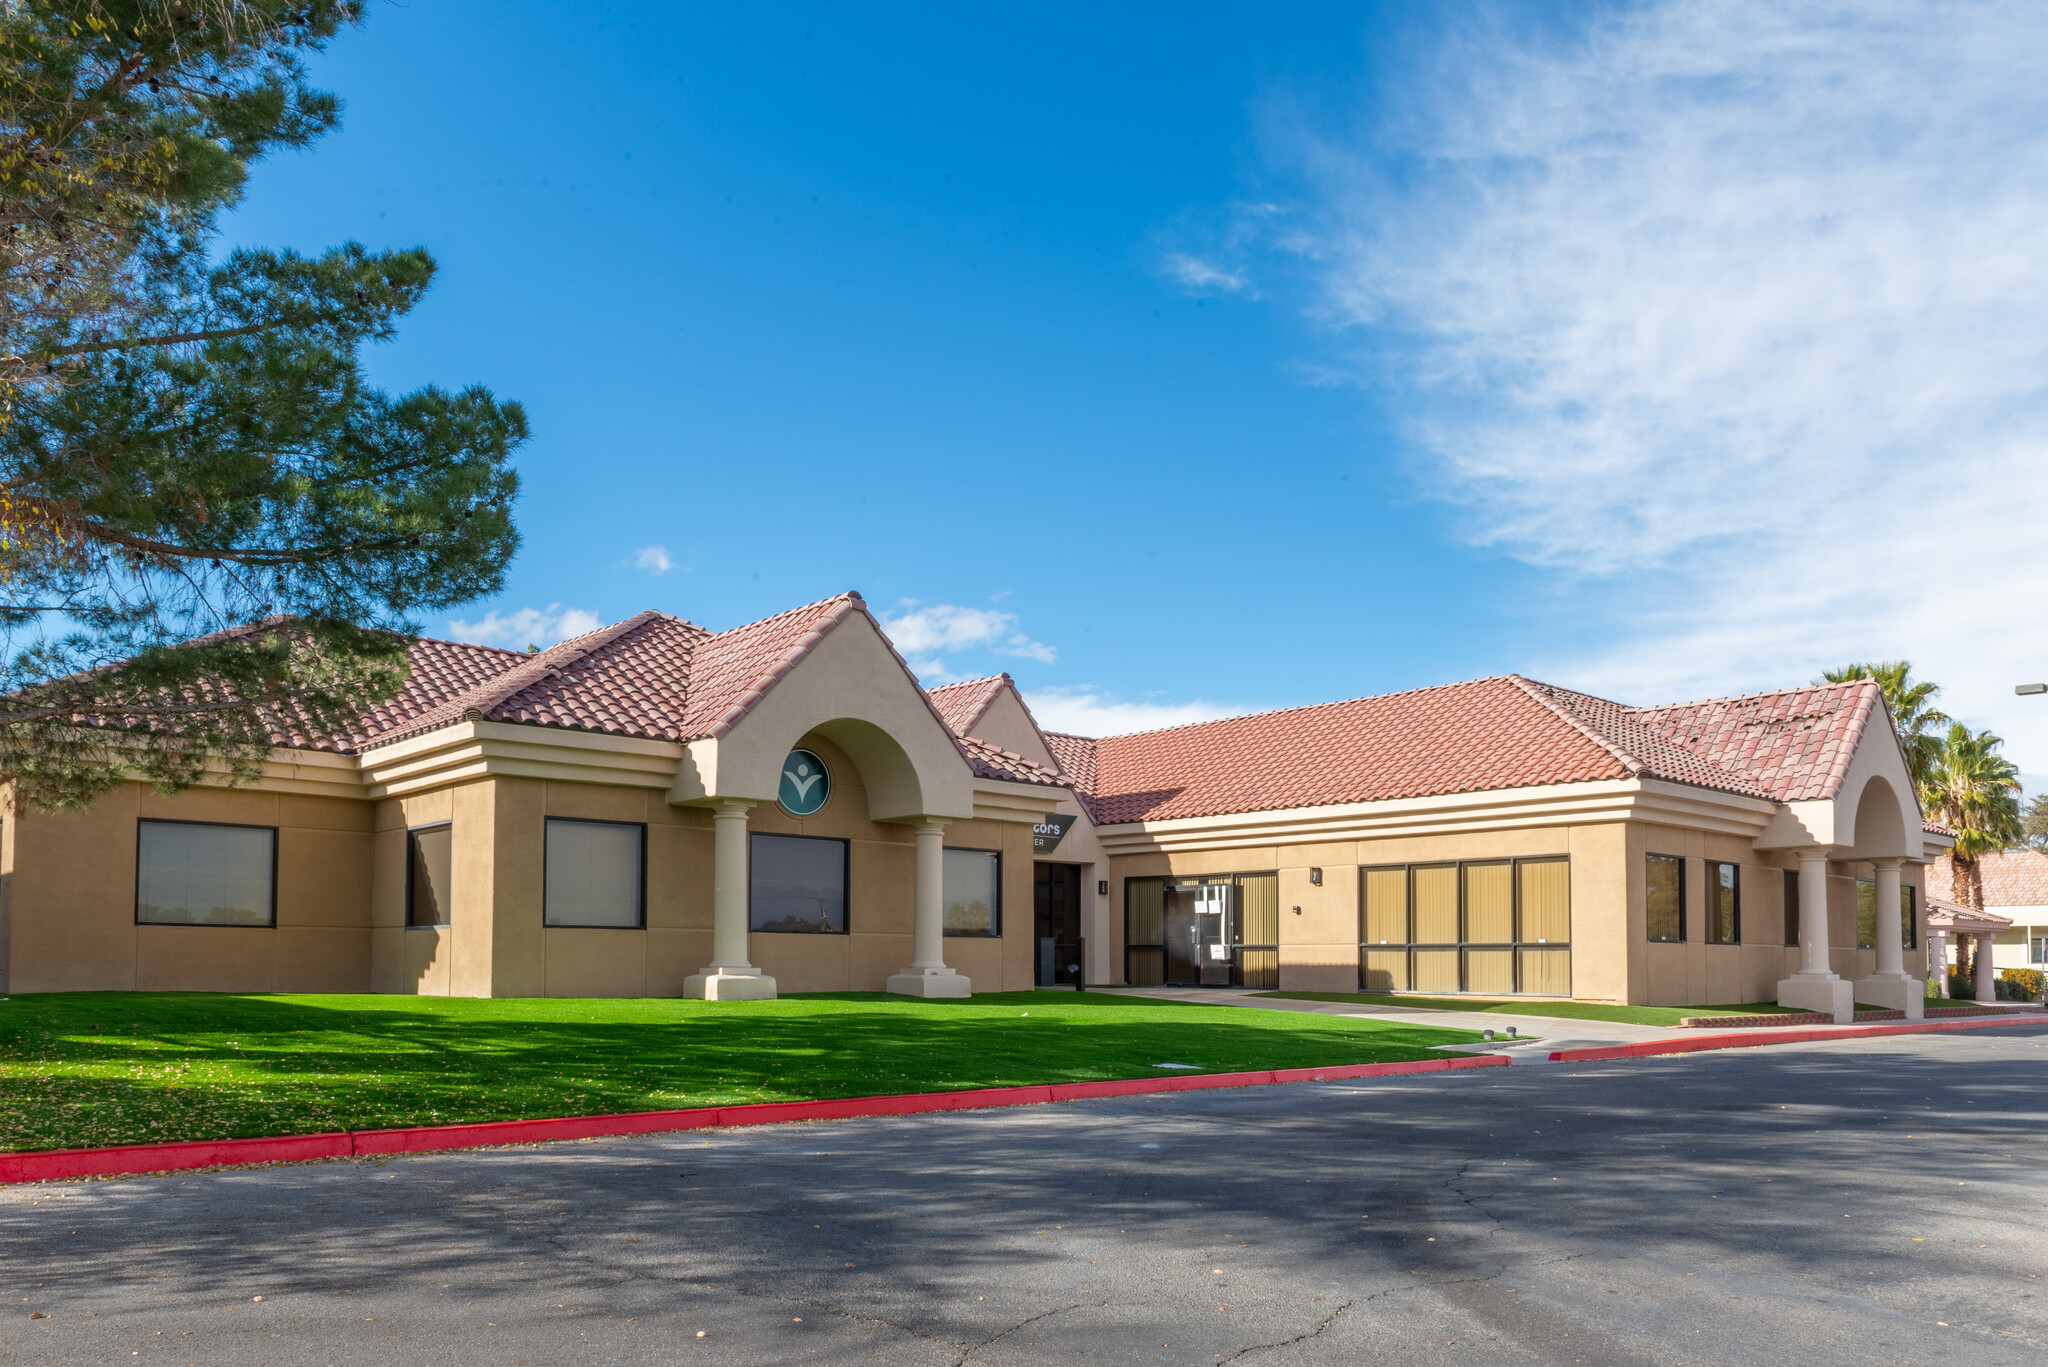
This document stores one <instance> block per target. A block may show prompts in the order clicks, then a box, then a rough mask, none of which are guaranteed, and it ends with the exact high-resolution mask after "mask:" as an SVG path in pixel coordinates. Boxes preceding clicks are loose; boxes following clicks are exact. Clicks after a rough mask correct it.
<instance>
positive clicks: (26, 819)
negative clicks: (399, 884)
mask: <svg viewBox="0 0 2048 1367" xmlns="http://www.w3.org/2000/svg"><path fill="white" fill-rule="evenodd" d="M141 818H157V819H165V820H173V821H218V822H226V823H230V824H234V825H247V826H275V827H276V828H277V924H276V925H275V926H274V927H244V926H138V925H136V924H135V842H136V822H137V821H138V820H139V819H141ZM371 819H372V812H371V807H370V804H369V803H367V802H354V801H350V800H348V799H339V798H325V797H309V796H304V795H300V794H295V793H277V792H264V791H252V790H248V789H236V790H229V789H221V788H198V789H193V790H191V791H189V792H185V793H180V794H178V795H176V796H174V797H165V796H163V795H162V794H160V793H157V792H156V791H155V790H153V789H151V788H149V787H148V786H146V785H144V784H141V783H124V784H122V785H121V786H120V787H118V788H116V789H115V790H114V791H112V792H110V793H108V794H107V795H106V796H105V797H103V798H101V799H100V800H99V801H98V802H96V803H94V804H93V805H92V806H91V807H90V808H88V809H87V810H85V811H82V812H60V813H40V812H34V811H27V810H17V811H10V812H9V813H8V814H7V817H6V825H7V828H8V829H7V840H6V845H5V848H4V850H0V856H4V857H5V858H6V859H7V861H8V867H6V868H5V870H4V874H5V877H6V880H7V883H6V887H7V893H8V903H9V907H10V914H9V916H8V918H7V922H8V924H7V927H6V930H7V939H8V946H7V954H6V961H7V975H6V980H5V986H6V988H7V990H9V991H14V992H62V991H89V990H108V989H113V990H122V989H139V990H144V991H160V990H169V989H178V990H188V991H210V992H362V991H366V990H368V989H369V986H370V934H371V931H370V925H371V921H370V915H371V911H370V908H371V867H372V853H371V851H372V845H373V842H374V837H373V834H372V831H371Z"/></svg>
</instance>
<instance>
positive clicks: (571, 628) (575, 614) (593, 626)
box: [448, 603, 604, 650]
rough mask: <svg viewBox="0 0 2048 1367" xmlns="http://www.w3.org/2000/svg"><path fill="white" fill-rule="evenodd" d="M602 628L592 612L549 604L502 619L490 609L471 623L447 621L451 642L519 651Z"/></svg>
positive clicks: (507, 615) (558, 604)
mask: <svg viewBox="0 0 2048 1367" xmlns="http://www.w3.org/2000/svg"><path fill="white" fill-rule="evenodd" d="M603 625H604V623H603V622H601V621H599V620H598V617H597V614H596V613H594V612H590V611H587V610H585V609H583V608H565V607H563V606H562V605H561V604H560V603H550V604H548V605H547V606H546V607H545V608H521V609H519V610H518V611H517V612H511V613H506V614H504V615H502V616H501V615H500V614H499V613H498V612H497V610H496V609H493V610H492V611H490V612H488V613H485V614H484V616H483V617H482V618H481V619H480V620H478V621H474V622H464V621H461V620H450V621H449V623H448V635H449V637H450V638H451V639H453V640H457V641H467V642H469V643H470V644H471V645H480V646H506V647H509V648H511V649H513V650H523V649H525V648H526V647H527V646H529V645H537V646H551V645H553V644H555V643H556V642H557V641H566V640H568V639H569V638H570V637H571V636H581V635H583V634H584V633H585V632H589V631H596V630H597V629H598V628H599V627H601V626H603Z"/></svg>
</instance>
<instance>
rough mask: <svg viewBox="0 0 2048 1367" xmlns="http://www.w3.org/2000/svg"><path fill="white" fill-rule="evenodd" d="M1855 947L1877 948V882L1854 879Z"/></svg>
mask: <svg viewBox="0 0 2048 1367" xmlns="http://www.w3.org/2000/svg"><path fill="white" fill-rule="evenodd" d="M1856 948H1858V949H1876V948H1877V884H1876V883H1874V882H1872V881H1871V880H1870V879H1868V878H1859V879H1857V880H1856Z"/></svg>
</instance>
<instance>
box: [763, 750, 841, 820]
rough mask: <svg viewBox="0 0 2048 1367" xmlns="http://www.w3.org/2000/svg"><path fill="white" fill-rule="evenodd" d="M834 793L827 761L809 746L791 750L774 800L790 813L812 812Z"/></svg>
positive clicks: (783, 767) (804, 814)
mask: <svg viewBox="0 0 2048 1367" xmlns="http://www.w3.org/2000/svg"><path fill="white" fill-rule="evenodd" d="M831 795H832V775H831V774H829V773H827V772H826V770H825V761H824V760H821V759H819V758H818V757H817V756H816V755H814V754H812V753H811V752H810V751H808V750H792V751H790V752H789V758H788V759H786V760H784V761H782V786H781V788H780V789H778V790H777V792H776V794H775V800H776V801H777V802H780V803H781V804H782V810H783V811H785V812H788V813H789V814H790V815H791V816H809V815H811V814H812V813H813V812H815V811H817V810H818V808H820V807H822V806H824V805H825V799H826V798H827V797H830V796H831Z"/></svg>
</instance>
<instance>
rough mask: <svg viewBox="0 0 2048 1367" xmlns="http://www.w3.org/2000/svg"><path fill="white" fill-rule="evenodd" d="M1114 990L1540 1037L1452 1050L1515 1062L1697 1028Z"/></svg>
mask: <svg viewBox="0 0 2048 1367" xmlns="http://www.w3.org/2000/svg"><path fill="white" fill-rule="evenodd" d="M1113 990H1114V991H1116V992H1118V993H1120V994H1122V995H1125V996H1135V997H1158V998H1161V999H1163V1000H1166V1001H1177V1002H1197V1003H1207V1004H1208V1005H1211V1006H1256V1007H1263V1008H1265V1009H1266V1010H1268V1011H1312V1012H1314V1013H1316V1014H1318V1015H1323V1016H1365V1017H1369V1018H1371V1019H1373V1020H1385V1021H1400V1022H1402V1023H1403V1024H1406V1025H1434V1026H1440V1027H1442V1028H1444V1029H1446V1030H1492V1031H1494V1032H1495V1033H1499V1032H1501V1031H1504V1030H1506V1029H1507V1028H1508V1027H1509V1026H1510V1025H1512V1026H1514V1027H1515V1029H1516V1031H1517V1032H1519V1033H1520V1034H1522V1035H1524V1036H1535V1037H1537V1038H1539V1039H1541V1040H1542V1041H1543V1043H1542V1045H1541V1046H1540V1047H1538V1046H1534V1045H1527V1044H1516V1043H1513V1042H1509V1041H1495V1042H1494V1043H1492V1044H1462V1045H1451V1046H1448V1048H1450V1049H1456V1050H1460V1051H1462V1052H1465V1053H1473V1054H1485V1053H1493V1054H1506V1055H1507V1056H1508V1057H1509V1058H1511V1059H1513V1060H1514V1061H1515V1062H1516V1063H1548V1062H1549V1061H1550V1053H1551V1051H1552V1050H1554V1049H1597V1048H1600V1047H1602V1046H1605V1045H1610V1044H1640V1043H1642V1042H1644V1041H1646V1040H1660V1039H1687V1038H1691V1037H1695V1036H1697V1035H1699V1034H1701V1033H1702V1032H1701V1031H1698V1030H1686V1029H1681V1028H1679V1027H1678V1026H1675V1025H1631V1024H1627V1023H1625V1022H1622V1021H1592V1020H1571V1019H1567V1018H1564V1017H1560V1016H1516V1015H1509V1014H1507V1013H1506V1012H1501V1011H1439V1010H1432V1009H1430V1008H1428V1007H1419V1006H1392V1005H1388V1006H1380V1005H1371V1006H1368V1005H1365V1004H1363V1003H1360V1002H1311V1001H1294V1000H1290V999H1288V998H1285V997H1261V996H1259V995H1257V994H1256V993H1254V992H1252V991H1250V990H1249V989H1246V988H1240V987H1120V988H1116V989H1113Z"/></svg>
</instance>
